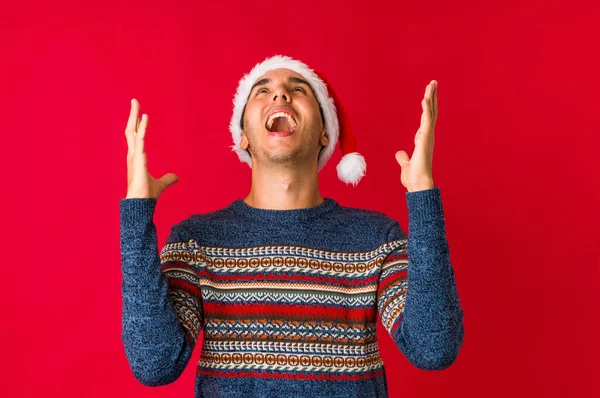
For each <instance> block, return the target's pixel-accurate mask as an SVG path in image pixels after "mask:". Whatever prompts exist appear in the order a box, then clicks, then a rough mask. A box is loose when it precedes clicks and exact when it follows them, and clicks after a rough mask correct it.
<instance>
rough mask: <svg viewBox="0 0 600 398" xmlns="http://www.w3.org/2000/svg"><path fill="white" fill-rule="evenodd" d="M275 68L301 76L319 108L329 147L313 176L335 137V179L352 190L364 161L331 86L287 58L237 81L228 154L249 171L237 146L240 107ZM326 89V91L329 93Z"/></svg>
mask: <svg viewBox="0 0 600 398" xmlns="http://www.w3.org/2000/svg"><path fill="white" fill-rule="evenodd" d="M279 68H285V69H290V70H292V71H294V72H296V73H298V74H300V75H302V76H303V77H304V78H305V79H306V80H307V81H308V83H309V84H310V86H311V88H312V90H313V92H314V93H315V95H316V97H317V101H318V102H319V104H320V105H321V109H322V111H323V117H324V119H325V129H326V131H327V134H328V136H329V143H328V144H327V146H326V147H325V148H323V149H322V150H321V153H320V154H319V159H318V164H317V172H319V171H321V169H322V168H323V166H325V163H327V161H328V160H329V158H330V157H331V155H332V154H333V151H334V150H335V146H336V144H337V141H338V137H339V139H340V149H341V151H342V159H341V160H340V162H339V163H338V165H337V167H336V170H337V174H338V178H339V179H340V180H341V181H343V182H345V183H346V184H348V183H352V184H353V185H354V186H356V184H358V182H359V181H360V179H361V178H362V177H363V176H364V175H365V172H366V169H367V164H366V162H365V159H364V157H363V156H362V155H361V154H359V153H358V152H356V140H355V138H354V133H353V132H352V129H351V128H350V123H349V122H348V116H347V114H346V112H345V110H344V108H343V106H342V104H341V102H340V100H339V98H338V97H337V95H336V94H335V93H334V91H333V90H332V89H331V86H330V85H328V84H326V83H325V81H324V79H323V75H322V74H321V77H319V76H318V75H317V74H316V73H315V71H313V70H312V69H311V68H309V67H308V66H307V65H306V64H304V63H303V62H301V61H298V60H295V59H292V58H290V57H288V56H284V55H275V56H273V57H270V58H267V59H265V60H264V61H263V62H261V63H258V64H256V65H255V66H254V68H252V70H251V71H250V73H248V74H246V75H244V77H242V79H241V80H240V82H239V84H238V88H237V92H236V94H235V97H234V100H233V116H232V117H231V122H230V124H229V131H231V135H232V137H233V142H234V145H232V146H231V149H232V151H235V152H236V153H237V155H238V157H239V158H240V161H242V162H245V163H247V164H248V165H249V166H250V168H252V157H251V156H250V153H249V152H248V151H247V150H244V149H242V148H241V147H240V143H241V142H242V127H241V122H242V114H243V112H244V106H245V105H246V102H247V101H248V97H249V96H250V91H251V89H252V85H253V84H254V83H255V82H256V80H258V78H259V77H261V76H262V75H264V74H265V73H267V72H269V71H271V70H274V69H279ZM327 87H329V90H328V88H327ZM329 94H331V96H332V97H330V96H329ZM338 118H339V119H338Z"/></svg>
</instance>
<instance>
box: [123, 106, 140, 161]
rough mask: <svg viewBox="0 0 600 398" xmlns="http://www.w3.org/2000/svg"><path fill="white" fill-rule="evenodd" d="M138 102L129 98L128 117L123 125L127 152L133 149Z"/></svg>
mask: <svg viewBox="0 0 600 398" xmlns="http://www.w3.org/2000/svg"><path fill="white" fill-rule="evenodd" d="M139 108H140V104H139V102H137V100H136V99H135V98H134V99H132V100H131V109H130V110H129V118H128V119H127V126H125V137H126V138H127V147H128V150H129V152H132V151H133V148H134V136H135V131H136V119H137V115H138V112H139Z"/></svg>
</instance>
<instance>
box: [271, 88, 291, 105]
mask: <svg viewBox="0 0 600 398" xmlns="http://www.w3.org/2000/svg"><path fill="white" fill-rule="evenodd" d="M277 97H281V98H283V100H284V101H285V102H289V98H290V95H289V94H288V93H287V92H286V90H285V88H279V89H277V91H275V97H273V102H275V101H277Z"/></svg>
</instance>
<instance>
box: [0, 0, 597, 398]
mask: <svg viewBox="0 0 600 398" xmlns="http://www.w3.org/2000/svg"><path fill="white" fill-rule="evenodd" d="M12 3H15V2H12ZM161 3H162V4H161ZM84 4H85V2H72V3H70V4H67V3H60V2H59V3H57V2H39V3H21V5H20V6H18V7H19V8H18V9H16V8H14V7H16V5H15V4H10V5H8V4H5V5H4V6H3V11H2V13H0V22H1V23H0V33H1V35H0V40H1V44H2V45H1V48H0V51H1V54H2V62H1V63H0V65H1V66H0V68H2V69H3V72H2V73H1V75H0V81H1V86H0V88H2V94H3V95H1V96H0V101H2V102H1V103H0V114H1V122H2V132H1V134H2V145H0V147H1V149H0V150H1V151H2V152H1V156H0V161H1V162H2V163H1V166H2V171H3V175H2V177H3V178H2V182H1V186H2V195H1V197H2V214H3V215H2V219H3V228H2V234H3V236H2V239H1V241H2V271H3V273H2V277H0V299H1V302H2V307H1V308H2V314H1V325H2V326H1V328H0V333H1V335H0V342H1V343H0V344H2V354H3V355H2V358H3V360H2V361H0V367H1V369H0V374H1V380H2V381H1V383H2V384H1V385H0V388H1V390H0V391H1V392H0V394H1V395H2V396H5V397H34V396H48V397H80V396H85V397H105V396H111V397H113V398H117V397H174V396H180V397H192V396H193V387H194V377H195V366H196V363H197V361H198V358H199V354H200V350H199V349H198V347H197V349H196V351H195V352H194V356H193V358H192V359H191V362H190V364H189V365H188V368H187V369H186V371H185V373H184V374H183V375H182V376H181V378H180V379H179V380H177V381H176V382H175V383H173V384H171V385H168V386H164V387H159V388H150V387H145V386H143V385H141V384H139V383H138V382H137V381H136V380H135V378H134V377H133V375H132V373H131V371H130V369H129V367H128V364H127V361H126V358H125V354H124V351H123V346H122V343H121V337H120V333H121V304H122V301H121V300H122V299H121V265H120V248H119V199H121V198H123V197H124V196H125V193H126V159H125V158H126V151H127V146H126V141H125V136H124V134H123V130H124V128H125V124H126V120H127V116H128V113H129V106H130V99H131V98H133V97H135V98H137V99H138V100H139V101H140V103H141V110H142V112H143V113H148V114H149V116H150V123H149V126H148V133H147V140H146V151H147V154H148V162H149V163H148V166H149V170H150V172H151V173H152V174H153V175H154V176H155V177H159V176H161V175H163V174H165V173H168V172H174V173H176V174H177V175H179V177H180V181H179V182H178V183H176V184H175V185H173V186H171V187H170V188H168V190H167V191H165V193H163V195H162V196H161V198H160V199H159V204H158V206H157V210H156V213H155V219H154V220H155V223H156V225H157V228H158V233H159V246H160V247H162V245H163V244H164V241H165V239H166V236H167V233H168V231H169V228H170V226H171V225H172V224H174V223H176V222H179V221H181V220H182V219H184V218H186V217H188V216H189V215H190V214H192V213H201V212H209V211H213V210H216V209H219V208H221V207H224V206H226V205H228V204H229V203H230V202H231V201H233V200H234V199H236V198H239V197H244V196H245V195H246V194H247V192H248V190H249V188H250V182H251V178H250V177H251V175H250V168H249V167H248V166H247V165H245V164H242V163H240V161H239V160H238V159H237V156H236V155H235V153H234V152H232V151H231V150H230V148H229V146H230V145H232V139H231V134H230V133H229V131H228V124H229V119H230V117H231V112H232V99H233V94H234V92H235V89H236V86H237V82H238V80H239V79H240V78H241V77H242V75H243V74H244V73H247V72H249V70H250V69H251V67H252V66H253V65H255V64H256V63H257V62H260V61H262V60H263V59H265V58H266V57H268V56H271V55H274V54H287V55H290V56H292V57H295V58H298V59H301V60H303V61H304V62H306V63H307V64H308V65H309V66H311V67H313V68H317V69H320V70H322V71H324V72H326V73H327V74H328V76H329V79H330V81H331V83H332V85H334V86H335V88H336V89H337V92H338V93H339V95H340V96H341V97H342V98H343V100H344V102H345V105H346V108H347V109H348V111H349V113H350V118H351V122H352V124H353V127H354V129H355V132H356V138H357V145H358V150H359V152H361V153H362V154H363V155H364V156H365V158H366V160H367V164H368V168H367V176H366V177H365V178H364V179H363V180H362V181H361V183H360V184H359V185H358V186H357V187H356V188H353V187H352V186H345V185H344V184H343V183H341V182H340V181H339V180H338V179H337V177H336V175H335V165H336V164H337V162H338V161H339V159H340V152H339V149H336V152H335V154H334V155H333V157H332V158H331V159H330V161H329V164H328V165H327V166H326V167H325V168H324V169H323V171H322V172H321V173H320V184H321V193H322V194H323V195H325V196H330V197H333V198H336V199H337V200H338V201H339V202H340V203H341V204H342V205H346V206H353V207H362V208H367V209H373V210H377V211H383V212H385V213H386V214H388V215H390V216H391V217H394V218H396V219H398V220H399V221H400V223H401V225H402V226H403V228H405V229H406V228H407V225H408V222H407V220H408V214H407V209H406V200H405V192H406V190H405V189H404V187H403V186H402V185H401V183H400V178H399V176H400V167H399V165H398V164H397V162H396V161H395V159H394V153H395V152H396V151H397V150H400V149H404V150H407V152H408V153H409V155H410V154H412V151H413V149H414V147H413V139H414V134H415V132H416V130H417V128H418V126H419V121H420V115H421V111H422V110H421V105H420V101H421V99H422V98H423V94H424V90H425V87H426V85H427V83H429V81H430V80H432V79H436V80H437V81H438V82H439V87H438V93H439V94H438V98H439V117H438V121H437V126H436V131H435V150H434V158H433V159H434V161H433V166H434V180H435V183H436V185H437V186H439V187H440V189H441V192H442V200H443V205H444V212H445V217H446V225H447V230H446V232H447V239H448V242H449V245H450V250H451V261H452V264H453V266H454V269H455V276H456V281H457V287H458V291H459V294H460V297H461V303H462V306H463V309H464V311H465V318H464V324H465V341H464V345H463V348H462V351H461V352H460V355H459V357H458V359H457V361H456V362H455V364H454V365H453V366H452V367H450V368H449V369H447V370H444V371H441V372H439V371H438V372H427V371H422V370H419V369H417V368H415V367H413V366H412V365H411V364H410V363H409V362H408V361H407V360H406V359H405V358H404V357H403V356H402V354H401V353H400V351H399V350H398V349H397V348H396V346H395V345H394V344H393V342H392V340H391V338H390V337H389V336H388V335H387V334H386V333H385V331H382V330H383V329H380V330H379V335H380V340H381V343H380V344H381V351H382V356H383V357H384V362H385V364H386V368H387V374H388V382H389V388H390V396H391V397H439V396H442V395H443V396H445V397H531V396H536V397H538V396H544V397H565V396H591V395H594V394H593V393H594V392H595V393H596V394H598V393H599V389H598V380H597V374H598V370H599V369H598V360H597V358H598V355H599V354H600V350H599V344H598V340H597V334H598V323H599V322H598V318H597V317H598V313H599V311H598V308H599V307H598V304H599V301H600V300H599V297H600V296H599V294H598V281H599V278H598V276H599V268H600V267H599V258H598V257H599V256H598V247H599V245H598V232H597V231H598V222H599V221H600V220H599V217H598V191H599V189H598V181H600V179H599V178H598V177H599V176H598V174H599V173H598V171H599V167H598V165H597V162H598V159H599V157H598V155H599V153H598V152H599V151H598V144H599V140H598V135H599V134H600V130H599V128H598V125H599V123H598V111H597V107H598V106H597V102H598V90H597V88H598V70H600V68H599V63H598V58H597V57H598V54H597V45H598V37H600V35H599V31H598V28H597V27H598V25H597V21H594V19H593V18H594V15H598V14H597V11H598V10H597V9H593V8H592V6H591V5H592V4H593V3H592V2H589V4H583V3H581V2H577V1H569V2H556V1H536V2H531V1H525V2H524V1H508V2H501V3H498V4H493V5H492V4H491V3H488V2H481V1H469V2H456V1H452V2H442V1H427V2H397V1H388V2H377V1H369V2H364V3H363V2H357V1H335V2H325V1H304V2H291V3H273V2H249V1H236V2H216V1H215V2H201V3H199V2H192V1H187V2H185V4H184V3H183V2H149V1H145V2H136V1H120V2H103V3H96V4H94V6H85V5H84ZM101 4H102V5H101ZM6 7H8V8H6ZM11 7H12V8H11ZM592 390H594V391H592Z"/></svg>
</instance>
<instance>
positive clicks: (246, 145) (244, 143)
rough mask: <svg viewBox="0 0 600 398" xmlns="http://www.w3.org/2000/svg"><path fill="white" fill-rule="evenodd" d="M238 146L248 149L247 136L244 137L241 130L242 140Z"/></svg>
mask: <svg viewBox="0 0 600 398" xmlns="http://www.w3.org/2000/svg"><path fill="white" fill-rule="evenodd" d="M240 148H242V149H244V150H246V149H248V138H246V134H245V133H244V131H243V130H242V141H241V142H240Z"/></svg>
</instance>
